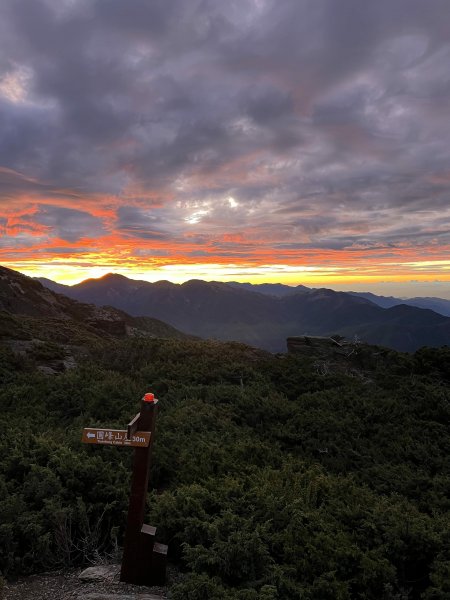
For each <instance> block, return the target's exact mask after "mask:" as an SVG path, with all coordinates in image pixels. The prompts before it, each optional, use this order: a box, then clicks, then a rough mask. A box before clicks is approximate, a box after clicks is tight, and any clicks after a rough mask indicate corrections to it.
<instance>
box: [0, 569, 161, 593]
mask: <svg viewBox="0 0 450 600" xmlns="http://www.w3.org/2000/svg"><path fill="white" fill-rule="evenodd" d="M119 572H120V566H119V565H108V566H99V567H91V568H89V569H85V570H83V571H81V572H80V571H79V570H78V571H71V572H69V571H64V572H62V571H59V572H52V573H44V574H42V575H35V576H31V577H24V578H23V579H19V580H18V581H17V582H15V583H9V584H6V585H5V587H4V588H3V590H1V591H0V598H2V600H164V599H165V598H167V595H166V592H167V588H160V587H158V588H157V587H140V586H135V585H128V584H125V583H120V581H119Z"/></svg>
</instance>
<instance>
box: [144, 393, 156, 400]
mask: <svg viewBox="0 0 450 600" xmlns="http://www.w3.org/2000/svg"><path fill="white" fill-rule="evenodd" d="M143 400H144V402H154V401H155V394H152V393H151V392H149V393H148V394H144V398H143Z"/></svg>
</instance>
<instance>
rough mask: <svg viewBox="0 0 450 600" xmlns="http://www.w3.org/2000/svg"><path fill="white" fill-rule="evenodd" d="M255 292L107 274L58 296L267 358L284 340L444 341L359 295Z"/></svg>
mask: <svg viewBox="0 0 450 600" xmlns="http://www.w3.org/2000/svg"><path fill="white" fill-rule="evenodd" d="M286 287H289V286H286ZM255 288H258V286H251V285H250V286H247V285H245V284H244V285H234V284H228V283H219V282H205V281H199V280H192V281H188V282H186V283H183V284H181V285H178V284H173V283H170V282H168V281H160V282H157V283H149V282H146V281H135V280H131V279H128V278H126V277H123V276H120V275H119V276H118V275H113V274H110V275H106V276H104V277H102V278H100V279H90V280H87V281H85V282H82V283H80V284H78V285H75V286H72V287H68V286H67V287H66V288H65V293H66V294H67V295H70V296H71V297H72V298H76V299H78V300H83V301H89V302H93V303H95V304H97V305H103V304H111V305H114V306H116V307H117V308H119V309H121V310H124V311H126V312H127V313H129V314H131V315H135V316H137V315H148V316H152V317H155V318H157V319H161V320H162V321H165V322H167V323H170V324H171V325H173V326H174V327H176V328H178V329H181V330H183V331H186V332H189V333H191V334H193V335H198V336H201V337H207V338H218V339H221V340H237V341H241V342H244V343H248V344H251V345H254V346H258V347H261V348H264V349H267V350H271V351H284V350H285V348H286V346H285V340H286V338H287V337H288V336H292V335H302V334H308V335H332V334H340V335H345V336H346V337H349V338H353V337H354V336H358V337H359V338H360V339H361V340H362V341H366V342H368V343H378V344H384V345H386V346H390V347H392V348H396V349H398V350H403V351H412V350H415V349H417V348H419V347H421V346H423V345H432V346H440V345H443V344H447V343H449V342H450V319H449V318H446V317H444V316H442V315H439V314H437V313H435V312H433V311H430V310H423V309H420V308H415V307H407V306H405V305H399V306H396V307H394V308H391V309H383V308H381V307H380V306H377V304H375V303H374V302H371V301H370V300H368V299H366V298H364V297H361V296H360V295H352V294H349V293H345V292H335V291H333V290H328V289H308V288H304V286H301V287H300V290H299V291H298V292H297V293H292V294H291V293H289V294H285V295H284V294H283V295H281V296H279V295H277V294H275V295H274V294H268V293H267V290H268V288H267V287H264V290H265V292H266V293H260V292H259V291H256V290H255ZM274 289H275V290H277V291H280V290H279V288H278V286H276V287H275V288H274ZM290 289H292V288H290ZM294 289H295V288H294Z"/></svg>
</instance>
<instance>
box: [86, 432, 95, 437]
mask: <svg viewBox="0 0 450 600" xmlns="http://www.w3.org/2000/svg"><path fill="white" fill-rule="evenodd" d="M87 437H88V438H95V433H88V434H87Z"/></svg>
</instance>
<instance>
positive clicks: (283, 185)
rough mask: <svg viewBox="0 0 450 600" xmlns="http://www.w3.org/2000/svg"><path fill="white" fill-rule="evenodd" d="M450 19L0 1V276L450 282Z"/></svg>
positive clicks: (193, 4) (350, 6)
mask: <svg viewBox="0 0 450 600" xmlns="http://www.w3.org/2000/svg"><path fill="white" fill-rule="evenodd" d="M449 22H450V4H449V3H448V0H427V2H424V1H423V0H377V2H361V0H284V1H283V2H279V1H276V0H239V1H238V0H231V1H229V2H218V1H216V0H190V1H189V2H186V1H185V0H172V1H171V2H166V1H164V0H152V1H148V0H129V1H128V2H124V1H123V0H4V1H3V2H2V3H1V6H0V235H1V236H2V237H1V239H0V261H1V262H3V263H4V264H11V265H18V266H20V267H22V268H25V267H26V266H27V264H29V265H31V264H33V265H34V267H35V268H36V265H37V264H38V263H39V262H41V263H42V264H48V265H51V264H52V262H53V264H55V263H59V264H61V265H66V267H67V268H68V267H70V266H72V267H73V268H75V267H76V268H81V267H82V266H83V265H85V266H86V268H90V267H92V265H93V264H97V265H105V268H106V267H108V269H109V270H112V269H114V268H116V270H117V269H118V268H119V267H120V266H122V267H127V268H129V269H130V270H133V269H136V270H140V271H141V272H143V271H145V270H147V269H152V268H159V267H167V268H168V269H172V268H175V267H176V265H177V264H178V265H188V264H191V265H195V264H210V265H211V264H212V265H235V266H236V267H239V265H240V266H241V267H242V268H246V269H250V270H251V269H252V268H258V269H261V268H264V266H265V267H266V268H267V272H268V273H269V274H270V273H271V272H273V268H274V266H275V265H283V266H284V268H285V270H287V271H289V272H291V273H295V272H297V273H298V274H300V275H299V277H298V279H299V280H300V279H301V273H303V272H304V270H305V269H308V268H316V269H317V272H320V270H321V269H322V271H323V272H325V271H326V270H327V269H328V268H330V266H331V267H332V268H331V272H332V273H335V274H336V273H338V274H339V273H340V274H341V275H342V276H344V275H345V274H346V273H347V274H348V272H349V270H354V271H358V272H361V273H366V274H367V275H368V276H370V275H371V274H373V276H374V277H381V276H382V275H383V274H385V275H386V274H387V275H392V276H393V277H394V276H398V277H407V276H409V275H408V274H411V273H413V272H415V271H416V272H419V273H420V274H422V275H423V274H424V273H426V275H427V276H435V275H436V274H439V275H440V276H441V277H444V278H445V277H447V275H448V273H449V268H450V261H448V262H447V257H448V256H449V253H448V250H449V246H450V202H449V182H450V101H449V100H450V98H449V96H450V69H449V65H450V28H449V27H448V23H449ZM419 263H420V264H419ZM270 265H272V271H270V270H269V268H268V267H269V266H270ZM248 272H249V273H250V272H251V271H248Z"/></svg>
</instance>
